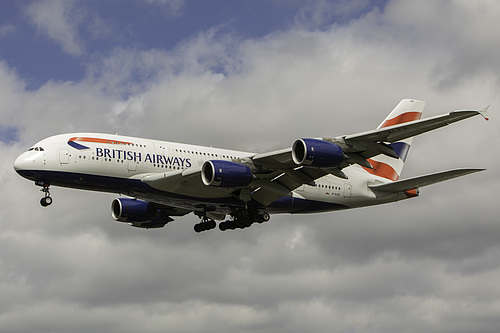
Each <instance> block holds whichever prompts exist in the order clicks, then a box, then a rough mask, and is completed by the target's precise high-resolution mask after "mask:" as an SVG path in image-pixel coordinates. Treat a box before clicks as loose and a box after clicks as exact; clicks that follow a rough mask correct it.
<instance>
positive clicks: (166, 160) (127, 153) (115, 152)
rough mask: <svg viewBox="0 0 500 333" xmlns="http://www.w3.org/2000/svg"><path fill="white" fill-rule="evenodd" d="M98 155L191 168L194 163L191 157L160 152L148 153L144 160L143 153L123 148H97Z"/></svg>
mask: <svg viewBox="0 0 500 333" xmlns="http://www.w3.org/2000/svg"><path fill="white" fill-rule="evenodd" d="M96 156H97V157H104V158H116V159H119V160H127V161H134V162H149V163H154V164H163V165H172V166H178V167H181V168H189V167H191V165H192V164H191V159H190V158H182V157H177V156H168V157H167V156H163V155H158V154H146V155H145V156H144V160H143V159H142V156H143V154H142V153H140V152H137V151H131V150H121V149H108V148H96Z"/></svg>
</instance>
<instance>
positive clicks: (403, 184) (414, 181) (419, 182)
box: [369, 169, 486, 192]
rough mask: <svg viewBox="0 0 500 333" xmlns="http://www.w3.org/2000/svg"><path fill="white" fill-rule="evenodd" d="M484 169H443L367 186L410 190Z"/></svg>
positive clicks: (376, 189) (379, 189) (387, 189)
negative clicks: (428, 173)
mask: <svg viewBox="0 0 500 333" xmlns="http://www.w3.org/2000/svg"><path fill="white" fill-rule="evenodd" d="M484 170H486V169H456V170H449V171H443V172H438V173H433V174H430V175H425V176H419V177H414V178H408V179H403V180H398V181H395V182H390V183H385V184H378V185H370V186H369V187H370V188H371V189H372V190H375V191H380V192H403V191H408V190H412V189H415V188H419V187H423V186H427V185H432V184H436V183H440V182H443V181H445V180H448V179H453V178H457V177H461V176H465V175H468V174H471V173H475V172H479V171H484Z"/></svg>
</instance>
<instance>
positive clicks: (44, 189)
mask: <svg viewBox="0 0 500 333" xmlns="http://www.w3.org/2000/svg"><path fill="white" fill-rule="evenodd" d="M49 187H50V185H49V184H45V183H44V184H43V185H42V189H41V190H40V191H42V192H43V193H44V194H45V195H44V197H43V198H42V199H41V200H40V205H42V206H43V207H47V206H49V205H50V204H52V198H51V197H50V190H49Z"/></svg>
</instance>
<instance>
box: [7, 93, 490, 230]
mask: <svg viewBox="0 0 500 333" xmlns="http://www.w3.org/2000/svg"><path fill="white" fill-rule="evenodd" d="M424 105H425V103H424V102H422V101H418V100H413V99H405V100H402V101H401V102H400V103H399V104H398V105H397V106H396V108H395V109H394V110H393V111H392V112H391V113H390V114H389V115H388V116H387V117H386V119H385V120H384V121H383V122H382V123H381V124H380V125H379V126H378V127H377V128H376V129H374V130H371V131H367V132H362V133H358V134H353V135H342V136H337V137H322V138H301V139H298V140H296V141H295V142H293V144H292V145H291V147H289V148H285V149H282V150H278V151H272V152H268V153H249V152H242V151H234V150H226V149H218V148H212V147H203V146H195V145H188V144H181V143H173V142H164V141H159V140H150V139H143V138H135V137H127V136H121V135H111V134H97V133H70V134H61V135H56V136H52V137H49V138H47V139H44V140H42V141H40V142H38V143H37V144H35V145H34V146H33V147H31V148H30V149H29V150H28V151H26V152H24V153H22V154H21V155H20V156H19V157H18V158H17V159H16V161H15V163H14V168H15V170H16V171H17V173H19V174H20V175H21V176H23V177H24V178H27V179H29V180H32V181H35V184H36V185H39V186H41V187H42V189H41V191H42V192H43V193H44V196H43V198H42V199H41V201H40V202H41V204H42V206H44V207H45V206H49V205H50V204H51V203H52V198H51V196H50V192H49V188H50V186H51V185H54V186H63V187H70V188H76V189H82V190H92V191H104V192H111V193H117V194H121V195H125V196H127V197H123V198H116V199H114V200H113V202H112V204H111V215H112V217H113V218H114V219H115V220H117V221H120V222H127V223H129V224H130V225H132V226H134V227H139V228H161V227H164V226H165V224H167V223H169V222H171V221H173V219H172V217H173V216H183V215H186V214H189V213H191V212H193V213H194V214H196V215H197V216H198V217H199V218H200V219H201V222H199V223H197V224H195V226H194V230H195V231H196V232H201V231H205V230H210V229H214V228H215V227H216V222H215V221H216V220H222V221H223V222H220V223H219V229H220V230H222V231H224V230H227V229H236V228H246V227H249V226H250V225H252V224H253V223H255V222H258V223H262V222H266V221H268V220H269V218H270V214H276V213H294V214H302V213H316V212H327V211H336V210H341V209H349V208H356V207H364V206H370V205H378V204H384V203H389V202H394V201H399V200H403V199H407V198H412V197H416V196H418V194H419V188H421V187H423V186H427V185H430V184H434V183H438V182H441V181H444V180H448V179H452V178H455V177H459V176H463V175H466V174H470V173H474V172H478V171H482V170H484V169H455V170H449V171H444V172H439V173H434V174H430V175H425V176H419V177H413V178H408V179H404V180H400V179H399V176H400V175H401V171H402V170H403V166H404V163H405V160H406V157H407V155H408V151H409V148H410V145H411V142H412V138H413V137H414V136H416V135H418V134H422V133H425V132H428V131H431V130H434V129H437V128H440V127H443V126H446V125H448V124H451V123H454V122H457V121H459V120H463V119H466V118H470V117H473V116H476V115H479V114H480V115H482V116H483V117H484V118H485V119H486V120H488V116H487V113H486V111H487V109H488V107H485V108H483V109H481V110H459V111H452V112H449V113H447V114H443V115H440V116H435V117H431V118H426V119H420V118H421V115H422V111H423V109H424ZM226 218H227V220H225V219H226ZM224 220H225V221H224Z"/></svg>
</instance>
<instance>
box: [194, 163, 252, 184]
mask: <svg viewBox="0 0 500 333" xmlns="http://www.w3.org/2000/svg"><path fill="white" fill-rule="evenodd" d="M252 178H253V176H252V171H251V170H250V168H249V167H248V166H246V165H243V164H239V163H234V162H229V161H221V160H211V161H206V162H205V163H203V166H202V169H201V180H202V181H203V184H205V185H210V186H216V187H245V186H248V184H250V182H251V181H252Z"/></svg>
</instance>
